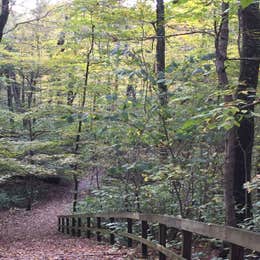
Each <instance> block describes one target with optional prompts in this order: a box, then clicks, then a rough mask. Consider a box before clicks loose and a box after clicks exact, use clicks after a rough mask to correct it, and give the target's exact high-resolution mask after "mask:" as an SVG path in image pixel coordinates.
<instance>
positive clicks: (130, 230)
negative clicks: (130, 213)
mask: <svg viewBox="0 0 260 260" xmlns="http://www.w3.org/2000/svg"><path fill="white" fill-rule="evenodd" d="M127 232H128V233H129V234H132V233H133V220H132V219H131V218H127ZM127 245H128V247H132V246H133V240H132V238H130V237H129V238H128V240H127Z"/></svg>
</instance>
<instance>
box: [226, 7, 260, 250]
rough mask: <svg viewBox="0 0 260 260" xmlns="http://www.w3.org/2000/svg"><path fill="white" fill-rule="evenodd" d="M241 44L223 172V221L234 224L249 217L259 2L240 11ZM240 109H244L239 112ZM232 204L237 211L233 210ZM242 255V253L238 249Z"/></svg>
mask: <svg viewBox="0 0 260 260" xmlns="http://www.w3.org/2000/svg"><path fill="white" fill-rule="evenodd" d="M240 15H241V17H240V18H241V20H242V23H241V24H242V25H243V27H242V28H241V32H242V37H243V45H242V57H241V62H240V76H239V86H238V88H237V93H236V99H238V100H239V101H240V104H239V108H240V112H239V113H237V115H236V118H237V120H239V122H240V126H238V127H237V126H234V127H233V128H232V129H231V130H230V131H229V133H228V134H227V139H226V151H225V152H226V156H225V165H224V175H225V203H226V205H225V207H226V223H227V224H228V225H232V226H236V225H237V224H239V223H241V222H243V221H244V220H245V219H246V218H250V217H251V214H252V213H251V208H252V205H251V198H250V194H249V193H248V192H247V191H246V190H245V189H244V188H243V185H244V183H245V182H247V181H250V179H251V161H252V148H253V142H254V119H253V118H252V116H251V114H250V113H251V112H252V111H253V109H254V105H253V104H252V103H253V101H254V99H255V94H256V87H257V82H258V71H259V60H257V57H259V47H260V42H259V33H260V15H259V7H258V4H251V5H249V6H248V7H247V8H245V9H243V10H241V12H240ZM242 111H243V112H242ZM235 206H237V209H238V210H237V211H236V212H235ZM241 254H242V252H241Z"/></svg>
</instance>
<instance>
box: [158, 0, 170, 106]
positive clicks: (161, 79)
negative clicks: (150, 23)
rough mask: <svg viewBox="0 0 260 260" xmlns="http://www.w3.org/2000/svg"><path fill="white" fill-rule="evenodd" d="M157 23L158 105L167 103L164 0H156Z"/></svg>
mask: <svg viewBox="0 0 260 260" xmlns="http://www.w3.org/2000/svg"><path fill="white" fill-rule="evenodd" d="M156 13H157V25H156V34H157V35H156V36H157V45H156V62H157V63H156V67H157V81H158V90H159V101H160V105H162V106H164V105H166V104H167V86H166V85H165V19H164V0H157V8H156Z"/></svg>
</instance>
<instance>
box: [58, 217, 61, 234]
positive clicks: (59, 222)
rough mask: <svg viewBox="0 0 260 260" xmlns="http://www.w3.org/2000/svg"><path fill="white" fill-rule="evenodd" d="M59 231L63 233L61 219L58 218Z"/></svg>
mask: <svg viewBox="0 0 260 260" xmlns="http://www.w3.org/2000/svg"><path fill="white" fill-rule="evenodd" d="M58 231H59V232H60V231H61V217H58Z"/></svg>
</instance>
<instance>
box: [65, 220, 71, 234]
mask: <svg viewBox="0 0 260 260" xmlns="http://www.w3.org/2000/svg"><path fill="white" fill-rule="evenodd" d="M66 234H68V235H69V234H70V218H69V217H67V218H66Z"/></svg>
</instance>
